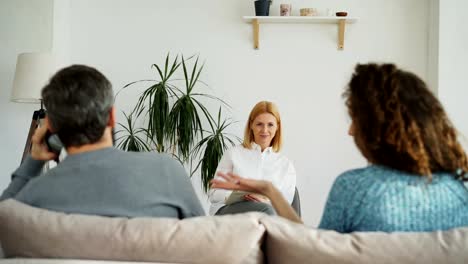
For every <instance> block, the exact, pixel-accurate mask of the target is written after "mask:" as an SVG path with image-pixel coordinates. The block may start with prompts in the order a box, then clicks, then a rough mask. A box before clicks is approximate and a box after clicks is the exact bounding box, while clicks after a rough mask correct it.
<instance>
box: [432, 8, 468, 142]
mask: <svg viewBox="0 0 468 264" xmlns="http://www.w3.org/2000/svg"><path fill="white" fill-rule="evenodd" d="M464 10H468V2H467V1H463V0H441V1H440V6H439V12H440V16H439V20H440V21H439V35H440V38H439V98H440V100H441V102H442V104H443V105H444V107H445V110H446V111H447V113H448V114H449V117H450V118H451V120H452V122H453V123H454V125H455V127H456V128H457V129H458V130H459V132H460V136H461V139H462V144H464V146H465V150H466V149H468V122H467V116H468V71H467V67H466V65H467V61H468V49H467V47H466V46H467V43H468V28H467V27H466V25H465V20H464V19H463V17H464Z"/></svg>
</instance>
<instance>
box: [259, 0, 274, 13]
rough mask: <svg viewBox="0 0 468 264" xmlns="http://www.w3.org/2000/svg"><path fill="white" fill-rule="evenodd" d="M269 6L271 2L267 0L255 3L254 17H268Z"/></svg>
mask: <svg viewBox="0 0 468 264" xmlns="http://www.w3.org/2000/svg"><path fill="white" fill-rule="evenodd" d="M270 4H271V1H269V0H257V1H255V15H256V16H269V15H270Z"/></svg>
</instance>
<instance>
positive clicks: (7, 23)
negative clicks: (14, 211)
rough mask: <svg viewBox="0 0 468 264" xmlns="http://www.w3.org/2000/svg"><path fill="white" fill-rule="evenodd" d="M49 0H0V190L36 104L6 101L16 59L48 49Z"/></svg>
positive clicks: (16, 159) (18, 157)
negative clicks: (0, 122) (23, 54)
mask: <svg viewBox="0 0 468 264" xmlns="http://www.w3.org/2000/svg"><path fill="white" fill-rule="evenodd" d="M52 27H53V1H52V0H40V1H30V0H2V1H0V120H2V124H3V125H2V129H1V132H0V138H1V139H2V143H1V149H0V164H1V166H0V175H1V176H0V189H1V190H2V191H3V189H4V188H6V186H7V185H8V183H9V181H10V174H11V172H12V171H13V170H15V169H16V168H17V167H18V165H19V163H20V161H21V157H22V155H23V149H24V144H25V142H26V137H27V135H28V130H29V125H30V124H31V118H32V114H33V112H34V110H37V109H39V107H40V106H39V105H34V104H18V103H12V102H10V95H11V88H12V85H13V77H14V73H15V66H16V58H17V55H18V54H19V53H23V52H46V51H50V49H51V48H52Z"/></svg>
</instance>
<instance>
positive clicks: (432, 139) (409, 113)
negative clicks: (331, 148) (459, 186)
mask: <svg viewBox="0 0 468 264" xmlns="http://www.w3.org/2000/svg"><path fill="white" fill-rule="evenodd" d="M343 96H344V98H345V100H346V106H347V107H348V112H349V115H350V116H351V119H352V120H353V125H354V129H355V131H354V140H355V143H356V145H357V147H358V148H359V150H360V151H361V153H362V154H363V155H364V157H365V158H366V159H367V160H368V161H369V162H371V163H373V164H378V165H384V166H387V167H390V168H394V169H397V170H401V171H406V172H409V173H414V174H419V175H422V176H425V177H428V179H429V180H431V179H432V173H435V172H450V173H453V174H454V175H455V177H457V178H460V179H463V180H467V179H466V173H467V172H468V162H467V156H466V154H465V152H464V150H463V148H462V147H461V145H460V143H459V142H458V140H457V134H456V130H455V128H454V127H453V125H452V123H451V122H450V120H449V119H448V117H447V114H446V113H445V111H444V109H443V107H442V105H441V103H440V102H439V100H438V99H437V98H436V97H435V96H434V95H433V94H432V92H431V91H430V90H429V89H428V88H427V86H426V84H425V83H424V81H422V80H421V79H420V78H419V77H418V76H416V75H415V74H413V73H410V72H407V71H403V70H400V69H398V68H397V67H396V66H395V65H393V64H358V65H357V66H356V67H355V71H354V73H353V75H352V77H351V81H350V82H349V85H348V87H347V89H346V91H345V92H344V94H343Z"/></svg>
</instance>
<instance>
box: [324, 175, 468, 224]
mask: <svg viewBox="0 0 468 264" xmlns="http://www.w3.org/2000/svg"><path fill="white" fill-rule="evenodd" d="M461 226H468V190H467V188H466V187H465V186H464V185H463V183H462V182H461V181H458V180H456V179H455V178H454V177H453V176H452V175H450V174H448V173H436V174H433V180H432V182H430V183H429V182H428V180H427V178H425V177H421V176H418V175H413V174H409V173H405V172H402V171H397V170H393V169H389V168H387V167H383V166H369V167H366V168H362V169H356V170H351V171H347V172H345V173H343V174H342V175H340V176H339V177H338V178H337V179H336V180H335V183H334V184H333V187H332V189H331V191H330V194H329V197H328V201H327V203H326V206H325V210H324V213H323V217H322V221H321V223H320V226H319V228H321V229H331V230H335V231H337V232H341V233H349V232H353V231H384V232H392V231H434V230H446V229H451V228H455V227H461Z"/></svg>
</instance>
